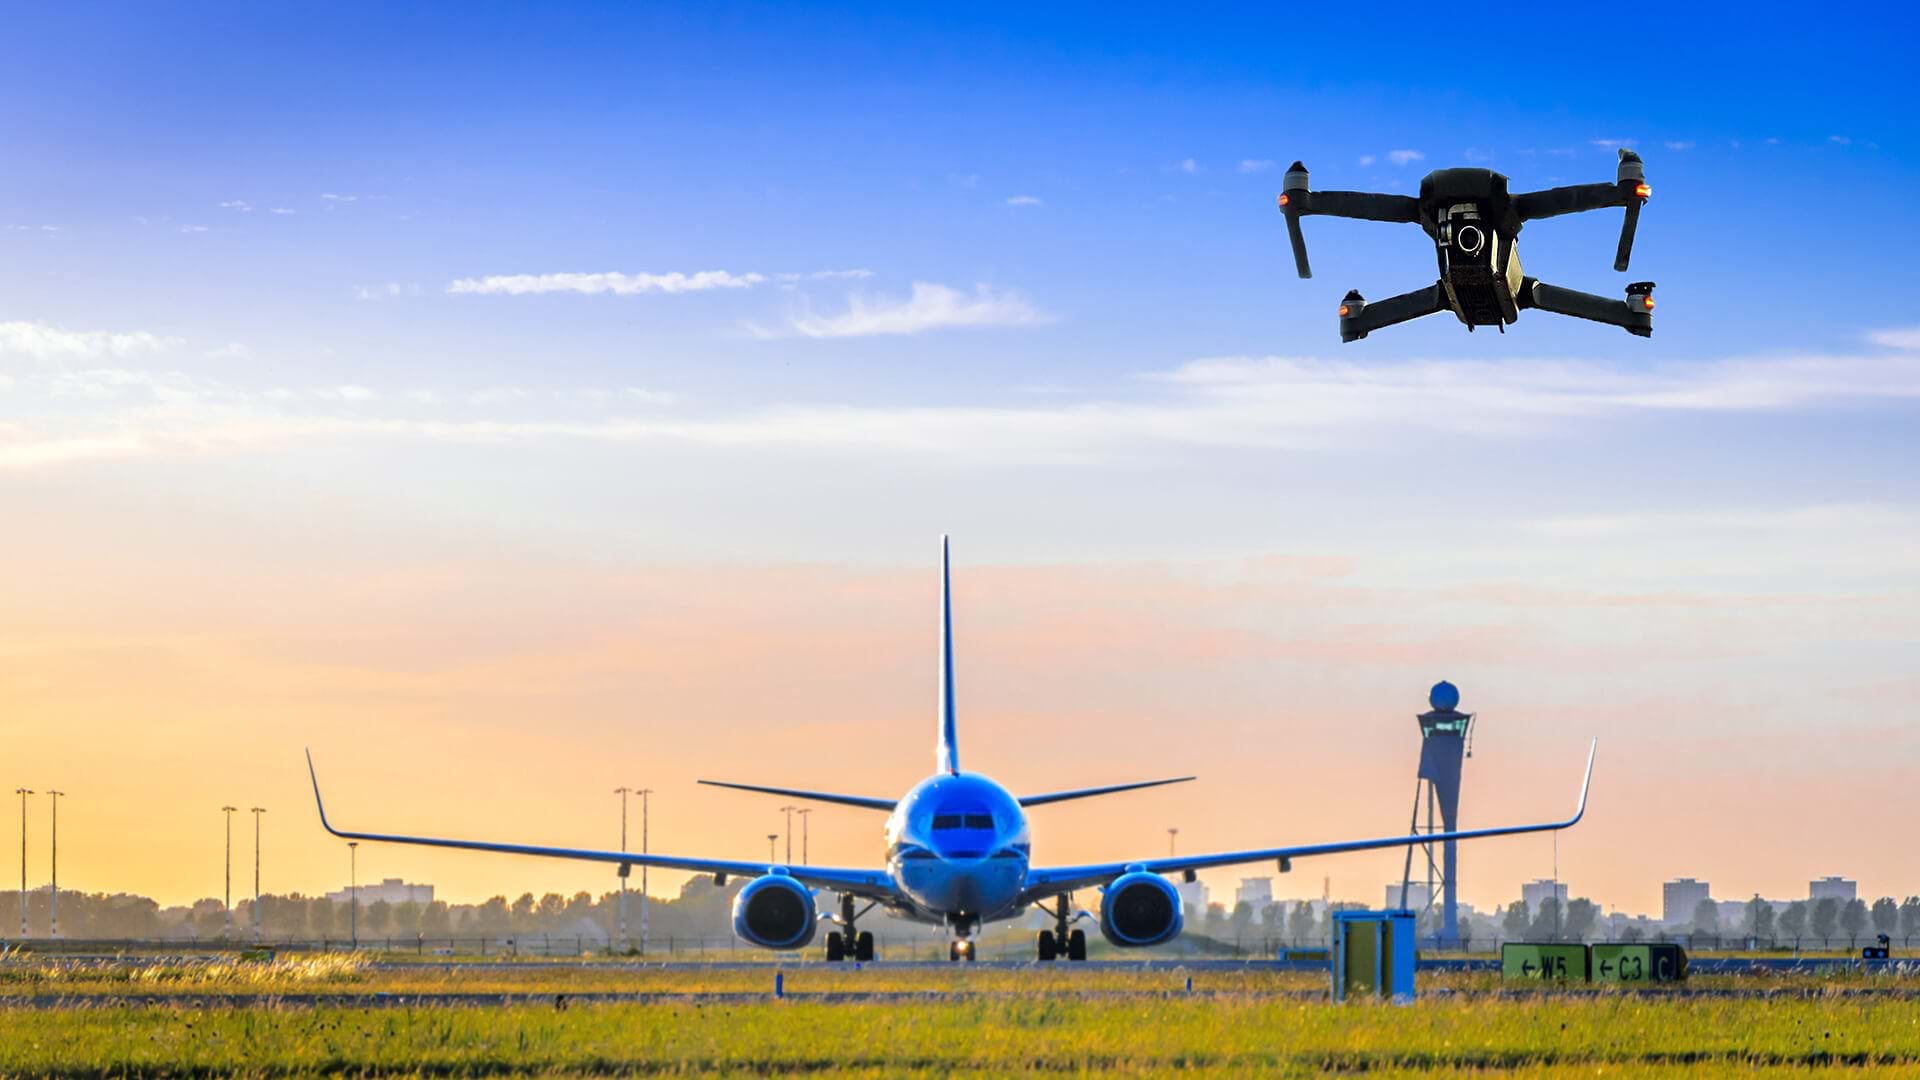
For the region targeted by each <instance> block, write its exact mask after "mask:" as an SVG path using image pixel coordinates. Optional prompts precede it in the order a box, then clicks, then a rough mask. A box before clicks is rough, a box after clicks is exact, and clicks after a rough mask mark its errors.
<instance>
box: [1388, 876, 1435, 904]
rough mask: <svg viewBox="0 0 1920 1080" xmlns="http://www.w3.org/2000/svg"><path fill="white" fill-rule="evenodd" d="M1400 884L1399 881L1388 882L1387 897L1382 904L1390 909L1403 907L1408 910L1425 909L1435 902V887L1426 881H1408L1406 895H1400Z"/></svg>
mask: <svg viewBox="0 0 1920 1080" xmlns="http://www.w3.org/2000/svg"><path fill="white" fill-rule="evenodd" d="M1400 884H1401V883H1400V882H1398V881H1393V882H1388V883H1387V898H1386V902H1385V903H1384V904H1383V905H1382V906H1383V907H1384V908H1386V909H1387V910H1388V911H1394V910H1398V909H1403V908H1404V909H1405V910H1407V911H1425V910H1427V905H1428V904H1430V903H1432V902H1433V889H1431V888H1430V887H1428V885H1427V883H1426V882H1424V881H1409V882H1407V883H1406V886H1407V888H1406V895H1405V896H1401V895H1400Z"/></svg>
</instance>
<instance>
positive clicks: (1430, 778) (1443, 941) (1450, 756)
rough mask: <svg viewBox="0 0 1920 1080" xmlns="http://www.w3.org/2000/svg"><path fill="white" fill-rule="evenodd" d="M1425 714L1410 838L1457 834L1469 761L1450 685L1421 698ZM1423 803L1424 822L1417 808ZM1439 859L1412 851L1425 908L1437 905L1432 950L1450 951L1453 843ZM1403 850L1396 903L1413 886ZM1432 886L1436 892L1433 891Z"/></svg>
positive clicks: (1456, 694)
mask: <svg viewBox="0 0 1920 1080" xmlns="http://www.w3.org/2000/svg"><path fill="white" fill-rule="evenodd" d="M1427 704H1428V705H1429V706H1431V708H1430V710H1429V711H1427V712H1424V713H1421V714H1420V715H1419V717H1418V718H1417V719H1418V720H1419V723H1420V772H1419V774H1418V775H1417V776H1416V777H1415V779H1414V782H1413V824H1412V831H1413V832H1414V833H1415V834H1425V835H1429V836H1431V835H1433V834H1434V833H1440V832H1454V831H1455V830H1457V829H1458V828H1459V824H1458V823H1459V815H1460V767H1461V765H1462V763H1463V762H1464V761H1465V759H1466V758H1469V757H1472V756H1473V714H1472V713H1464V712H1461V711H1460V691H1459V690H1458V689H1457V688H1456V687H1455V686H1454V685H1453V684H1452V683H1450V682H1446V681H1444V680H1443V681H1441V682H1438V683H1435V684H1434V687H1433V689H1432V690H1431V691H1430V692H1429V693H1428V694H1427ZM1422 803H1425V809H1426V814H1425V818H1424V820H1422V815H1421V804H1422ZM1439 846H1440V849H1441V850H1440V852H1439V858H1438V859H1436V858H1435V857H1434V855H1435V852H1434V850H1433V848H1434V845H1433V844H1431V843H1427V844H1420V845H1416V847H1417V849H1418V850H1419V851H1420V852H1421V853H1422V854H1423V855H1424V856H1425V858H1426V862H1427V897H1428V900H1427V904H1428V906H1429V907H1431V906H1432V904H1433V903H1434V901H1435V900H1436V899H1437V900H1438V901H1439V903H1440V922H1439V926H1438V927H1436V932H1435V937H1436V938H1437V942H1436V943H1437V944H1438V945H1440V946H1441V947H1442V948H1456V947H1458V946H1459V944H1460V906H1459V900H1458V890H1457V885H1458V876H1459V868H1460V867H1459V856H1458V853H1457V851H1456V850H1455V848H1456V845H1455V843H1454V842H1453V841H1451V840H1447V841H1442V842H1441V844H1440V845H1439ZM1416 847H1409V848H1408V849H1407V861H1406V868H1405V870H1404V871H1403V873H1402V875H1401V883H1400V884H1401V892H1400V895H1401V898H1402V899H1403V900H1404V899H1405V898H1406V896H1407V895H1408V891H1409V887H1410V886H1411V885H1412V883H1413V854H1414V851H1415V850H1416ZM1435 886H1438V888H1437V889H1436V888H1435Z"/></svg>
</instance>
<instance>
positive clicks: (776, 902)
mask: <svg viewBox="0 0 1920 1080" xmlns="http://www.w3.org/2000/svg"><path fill="white" fill-rule="evenodd" d="M814 927H815V915H814V907H813V894H812V893H811V892H808V891H807V887H806V886H805V885H802V884H800V883H799V882H797V881H795V880H793V879H792V878H791V877H788V876H787V875H785V874H767V875H765V876H763V877H757V878H754V879H753V880H752V881H749V882H747V886H746V888H744V889H741V890H740V895H738V896H736V897H734V898H733V932H734V933H735V934H737V935H739V937H740V939H741V940H743V941H747V942H751V943H752V944H755V945H758V946H760V947H761V948H763V949H799V948H804V947H805V946H806V944H807V943H808V942H810V941H812V940H813V931H814Z"/></svg>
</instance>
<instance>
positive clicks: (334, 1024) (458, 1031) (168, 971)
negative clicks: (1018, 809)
mask: <svg viewBox="0 0 1920 1080" xmlns="http://www.w3.org/2000/svg"><path fill="white" fill-rule="evenodd" d="M1187 975H1188V973H1187V972H1185V971H1182V970H1180V969H1167V968H1160V969H1153V970H1145V971H1142V970H1139V969H1133V968H1117V967H1115V968H1107V967H1101V966H1097V965H1096V966H1091V967H1086V968H1074V967H1065V966H1062V967H1054V968H1048V969H1032V968H980V969H972V970H968V969H960V970H952V969H947V968H943V967H920V968H895V969H892V970H889V969H888V968H887V967H886V966H884V965H880V966H875V967H870V968H867V969H864V970H850V969H841V970H835V969H825V968H820V967H811V968H807V969H800V970H794V971H790V972H787V973H786V975H785V978H786V988H787V990H788V992H789V996H788V997H787V998H786V999H785V1000H775V999H774V998H773V997H772V995H771V994H770V993H768V992H767V991H770V989H771V985H770V977H769V976H770V973H768V972H764V971H758V970H745V971H741V970H712V969H705V968H700V967H694V966H688V967H680V968H668V969H660V968H652V969H645V970H634V969H628V968H615V967H605V966H600V967H595V966H591V965H583V966H576V967H570V968H562V967H554V966H548V965H528V966H526V967H524V968H522V967H514V968H510V969H505V970H501V969H493V970H475V969H466V968H455V969H452V970H449V969H447V968H442V967H428V968H422V969H407V968H401V969H391V968H381V967H375V966H373V965H370V964H368V963H367V962H365V961H364V960H360V959H357V958H353V957H347V956H333V957H325V958H311V959H303V960H292V961H281V962H278V963H274V964H252V965H243V964H231V963H227V964H219V963H213V964H209V963H196V964H185V965H183V964H172V965H166V964H151V963H145V964H140V963H136V964H116V963H108V964H100V965H69V966H67V967H66V968H64V969H61V970H54V969H53V968H52V967H51V966H49V965H45V964H39V963H34V962H20V961H18V960H14V961H7V962H0V1075H6V1076H15V1075H38V1076H87V1077H107V1076H209V1075H222V1074H239V1075H253V1076H296V1075H320V1074H333V1075H339V1074H351V1075H409V1074H411V1075H430V1076H490V1075H545V1074H566V1075H587V1074H604V1073H626V1074H648V1075H651V1074H666V1075H699V1076H708V1075H712V1076H733V1075H738V1076H746V1075H768V1074H796V1073H808V1074H811V1073H818V1074H822V1075H842V1074H845V1075H865V1076H966V1075H998V1074H1005V1073H1012V1072H1028V1071H1038V1072H1047V1073H1060V1074H1066V1075H1115V1074H1119V1075H1157V1074H1165V1073H1181V1074H1183V1075H1188V1074H1193V1075H1211V1076H1244V1075H1282V1076H1293V1075H1297V1076H1310V1075H1319V1074H1321V1073H1324V1072H1329V1071H1337V1072H1366V1073H1368V1074H1370V1075H1383V1076H1399V1075H1420V1076H1455V1075H1481V1076H1485V1075H1494V1076H1562V1075H1566V1076H1590V1075H1613V1076H1641V1075H1656V1076H1657V1075H1672V1076H1680V1075H1683V1074H1684V1075H1687V1076H1698V1075H1735V1074H1738V1075H1742V1076H1746V1075H1768V1074H1771V1073H1777V1074H1779V1075H1789V1074H1791V1075H1795V1076H1806V1075H1830V1074H1831V1075H1838V1074H1845V1075H1849V1076H1863V1075H1899V1076H1914V1075H1920V985H1911V984H1910V983H1909V982H1908V981H1907V980H1904V979H1899V980H1893V979H1889V978H1887V977H1885V976H1845V977H1831V978H1810V977H1807V976H1793V977H1779V978H1768V979H1761V980H1756V979H1742V980H1739V981H1738V982H1737V983H1735V982H1732V981H1730V980H1716V981H1715V982H1714V983H1711V984H1703V983H1702V982H1700V981H1696V982H1695V983H1692V984H1689V985H1690V989H1691V991H1693V992H1692V993H1690V994H1686V995H1680V994H1674V993H1671V992H1665V993H1650V994H1622V993H1618V992H1606V993H1598V994H1581V995H1574V994H1563V993H1555V992H1551V991H1545V990H1540V991H1532V992H1523V993H1510V992H1503V991H1502V990H1501V989H1500V988H1499V986H1498V983H1497V982H1496V981H1495V980H1493V979H1491V978H1489V977H1487V976H1482V975H1473V976H1456V977H1453V978H1452V979H1446V978H1441V977H1436V978H1434V979H1432V980H1423V983H1422V990H1423V993H1425V994H1426V996H1425V997H1424V998H1423V999H1422V1000H1421V1001H1420V1002H1419V1003H1418V1004H1416V1005H1413V1006H1409V1007H1390V1006H1379V1005H1348V1006H1333V1005H1330V1004H1327V1003H1325V1002H1324V1001H1322V1000H1319V999H1317V997H1315V996H1314V995H1313V992H1314V991H1317V990H1320V989H1322V988H1323V986H1324V984H1323V982H1322V980H1321V979H1318V978H1315V977H1313V976H1311V975H1304V974H1301V973H1275V972H1266V971H1207V972H1200V973H1194V975H1193V977H1194V984H1195V985H1194V989H1195V993H1194V994H1191V995H1189V994H1187V993H1186V992H1185V980H1186V978H1187ZM1716 987H1720V988H1722V989H1726V990H1738V991H1740V993H1739V994H1738V996H1712V995H1711V994H1709V993H1702V991H1713V990H1715V988H1716ZM159 988H171V990H172V991H174V992H175V994H176V995H177V997H175V998H168V999H166V1000H168V1001H175V1000H177V1002H178V1003H177V1004H161V1005H141V1006H133V1007H129V1006H126V1005H123V1004H118V1003H116V1000H117V998H118V997H119V996H122V995H127V994H130V993H138V994H151V993H155V992H160V990H159ZM1909 991H1912V992H1911V993H1910V992H1909ZM314 992H328V993H333V992H347V993H353V994H370V995H371V994H426V995H435V994H452V993H471V992H498V993H514V994H527V995H540V994H561V993H565V994H582V993H593V992H654V993H672V994H683V995H690V994H714V993H719V994H729V993H731V994H738V995H742V996H740V997H736V998H733V999H729V1000H725V1001H719V1002H716V1001H711V1000H707V1001H695V1000H672V999H665V1000H656V1001H654V1002H652V1003H647V1004H581V1003H573V1004H570V1005H569V1006H568V1007H566V1008H558V1007H556V1005H555V1004H554V1003H553V1002H551V1001H547V1002H542V1003H540V1004H515V1005H505V1006H502V1005H488V1006H461V1005H444V1004H426V1005H417V1004H415V1005H398V1006H396V1005H394V1004H393V1003H392V1002H390V1001H389V1002H384V1003H381V1004H379V1005H377V1006H375V1005H373V1004H372V1003H371V1002H369V1003H368V1004H365V1005H362V1004H359V1003H358V1002H353V1003H348V1004H340V1005H322V1006H314V1007H292V1006H287V1005H281V1004H274V1003H272V1002H269V1003H267V1004H266V1005H265V1006H264V1007H246V1008H240V1007H230V1006H227V1005H222V1004H218V1001H219V998H220V995H224V994H249V995H251V994H261V993H266V994H281V993H284V994H302V993H314ZM849 992H851V993H855V994H858V993H861V992H865V993H867V994H881V995H884V994H886V993H901V994H910V995H914V996H911V997H901V998H899V999H894V1000H887V999H885V997H884V996H883V997H881V998H879V999H874V998H869V997H859V998H854V999H838V1000H836V999H835V998H834V997H833V995H835V994H845V993H849ZM102 995H105V997H102ZM814 995H821V996H814ZM920 995H929V996H920ZM50 998H57V1001H54V1002H53V1003H52V1007H49V999H50ZM102 1001H104V1002H107V1003H106V1004H98V1003H99V1002H102ZM34 1002H37V1004H35V1003H34ZM89 1002H94V1003H96V1004H92V1005H90V1004H89Z"/></svg>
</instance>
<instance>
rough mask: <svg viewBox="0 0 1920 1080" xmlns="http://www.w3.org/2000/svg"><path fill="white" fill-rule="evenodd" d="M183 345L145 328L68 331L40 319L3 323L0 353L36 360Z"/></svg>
mask: <svg viewBox="0 0 1920 1080" xmlns="http://www.w3.org/2000/svg"><path fill="white" fill-rule="evenodd" d="M179 344H180V341H179V339H178V338H170V337H162V336H160V335H158V334H154V333H149V332H148V331H145V330H130V331H115V330H66V329H62V328H60V327H57V326H49V325H47V324H46V323H39V322H26V321H18V320H16V321H13V322H0V354H4V353H18V354H23V355H26V356H31V357H33V358H34V359H36V360H92V359H98V358H101V357H108V356H111V357H125V356H135V355H138V354H140V353H151V352H158V351H160V350H162V349H168V348H172V347H174V346H176V345H179Z"/></svg>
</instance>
